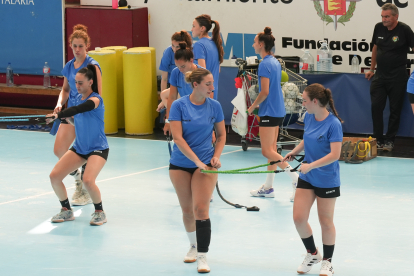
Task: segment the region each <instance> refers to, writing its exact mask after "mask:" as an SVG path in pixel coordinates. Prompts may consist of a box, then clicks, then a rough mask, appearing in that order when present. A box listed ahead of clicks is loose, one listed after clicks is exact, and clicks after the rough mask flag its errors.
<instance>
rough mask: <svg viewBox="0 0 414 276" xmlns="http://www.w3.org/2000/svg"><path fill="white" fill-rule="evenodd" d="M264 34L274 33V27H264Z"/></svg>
mask: <svg viewBox="0 0 414 276" xmlns="http://www.w3.org/2000/svg"><path fill="white" fill-rule="evenodd" d="M264 34H265V35H272V29H271V28H270V27H266V28H265V29H264Z"/></svg>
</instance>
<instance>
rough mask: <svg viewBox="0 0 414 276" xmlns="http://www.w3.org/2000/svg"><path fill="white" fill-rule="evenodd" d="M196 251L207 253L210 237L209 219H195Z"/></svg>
mask: <svg viewBox="0 0 414 276" xmlns="http://www.w3.org/2000/svg"><path fill="white" fill-rule="evenodd" d="M196 235H197V252H200V253H207V252H208V247H209V245H210V239H211V223H210V219H205V220H196Z"/></svg>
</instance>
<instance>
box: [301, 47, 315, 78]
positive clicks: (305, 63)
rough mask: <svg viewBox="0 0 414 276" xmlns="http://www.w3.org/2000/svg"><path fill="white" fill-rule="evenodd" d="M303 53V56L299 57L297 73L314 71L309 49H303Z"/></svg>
mask: <svg viewBox="0 0 414 276" xmlns="http://www.w3.org/2000/svg"><path fill="white" fill-rule="evenodd" d="M303 51H304V52H305V53H304V54H303V56H301V57H300V61H299V73H300V74H304V73H305V74H306V73H307V71H314V70H315V69H314V66H315V65H314V63H315V61H314V59H313V56H312V55H311V54H310V52H309V50H303Z"/></svg>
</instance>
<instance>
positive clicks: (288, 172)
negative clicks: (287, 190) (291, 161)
mask: <svg viewBox="0 0 414 276" xmlns="http://www.w3.org/2000/svg"><path fill="white" fill-rule="evenodd" d="M290 170H292V167H291V166H290V165H288V166H287V167H286V168H285V169H284V171H285V173H287V174H288V175H289V176H290V178H291V179H292V182H296V183H298V178H299V175H298V174H297V173H296V172H291V171H290Z"/></svg>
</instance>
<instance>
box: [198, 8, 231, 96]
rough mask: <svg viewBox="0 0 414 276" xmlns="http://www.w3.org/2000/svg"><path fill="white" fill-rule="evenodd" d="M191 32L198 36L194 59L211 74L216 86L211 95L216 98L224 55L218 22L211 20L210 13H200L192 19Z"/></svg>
mask: <svg viewBox="0 0 414 276" xmlns="http://www.w3.org/2000/svg"><path fill="white" fill-rule="evenodd" d="M213 24H214V29H213V36H212V37H211V38H210V37H209V35H208V32H209V31H210V30H211V28H212V26H213ZM191 32H192V36H193V37H198V38H199V40H198V41H197V42H195V43H194V46H193V48H194V50H193V51H194V59H195V60H196V61H197V63H198V64H199V65H200V66H201V67H203V68H206V69H207V70H209V71H210V72H211V73H212V74H213V78H214V82H215V83H216V87H215V89H214V93H212V94H211V97H212V98H214V99H215V100H217V97H218V83H219V73H220V64H221V63H222V62H223V56H224V50H223V41H222V39H221V36H220V24H219V23H218V22H217V21H215V20H211V17H210V15H207V14H202V15H200V16H197V17H196V18H195V19H194V21H193V27H192V29H191Z"/></svg>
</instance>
